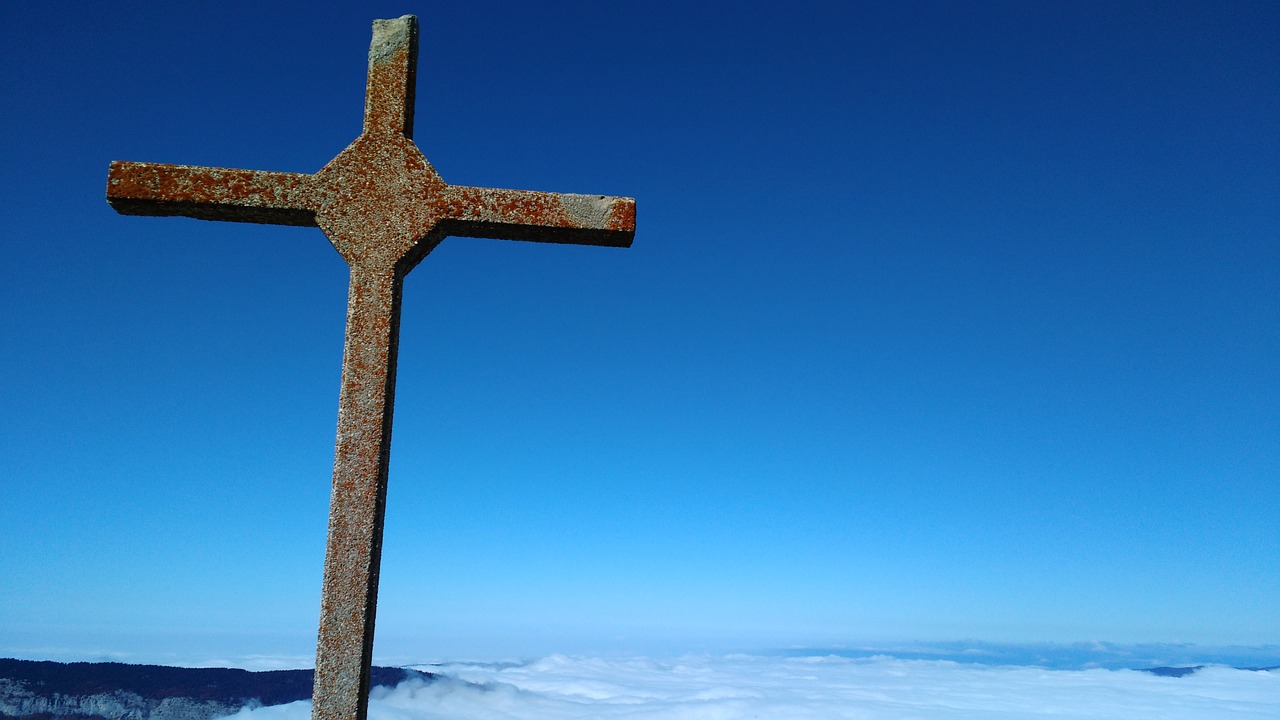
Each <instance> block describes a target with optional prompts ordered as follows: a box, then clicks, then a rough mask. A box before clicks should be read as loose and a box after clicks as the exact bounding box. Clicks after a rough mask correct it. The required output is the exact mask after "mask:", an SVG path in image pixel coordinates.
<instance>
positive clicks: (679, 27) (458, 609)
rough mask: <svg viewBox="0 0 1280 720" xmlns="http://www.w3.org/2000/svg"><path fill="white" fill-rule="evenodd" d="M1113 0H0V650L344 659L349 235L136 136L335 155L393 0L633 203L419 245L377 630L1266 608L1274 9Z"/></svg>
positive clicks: (430, 646)
mask: <svg viewBox="0 0 1280 720" xmlns="http://www.w3.org/2000/svg"><path fill="white" fill-rule="evenodd" d="M1127 5H1130V4H1126V7H1116V6H1115V5H1114V4H1111V3H1038V4H1028V3H1015V2H1010V3H986V4H981V5H979V6H974V5H973V4H969V3H942V2H936V3H935V2H924V3H873V4H865V5H860V4H845V3H833V4H830V5H827V4H821V3H803V4H801V6H800V7H798V8H793V7H783V6H782V4H776V5H770V4H760V3H723V4H714V5H702V4H699V5H695V6H693V7H689V6H687V5H685V4H680V3H657V4H651V3H634V4H626V5H624V4H614V3H511V4H505V3H485V2H476V3H465V4H463V3H457V4H442V3H441V4H436V3H430V4H428V3H412V2H410V3H398V4H388V3H382V2H373V3H348V4H335V5H333V6H331V7H312V6H310V5H304V4H294V5H290V4H286V3H280V4H272V5H271V6H270V7H259V6H257V5H256V4H253V3H235V2H232V3H218V4H216V5H214V4H209V5H203V4H191V6H190V7H188V6H186V5H181V6H176V5H172V4H159V3H157V4H144V3H137V4H129V5H128V6H121V4H110V5H100V4H89V3H84V4H74V3H73V4H70V5H66V6H62V7H53V6H39V7H28V6H26V5H19V4H14V3H7V4H4V5H3V6H2V7H0V62H2V63H3V65H2V66H0V70H2V71H3V76H4V77H5V80H4V83H3V85H2V86H0V93H2V94H3V100H4V101H3V103H2V104H3V106H4V110H3V111H2V112H0V123H2V125H0V131H2V132H0V153H3V155H2V157H3V167H4V168H5V170H4V172H3V173H0V207H2V208H3V210H4V214H5V217H6V232H5V233H4V236H5V238H6V239H5V242H4V250H5V255H6V263H5V267H6V269H7V282H5V283H3V285H0V302H2V303H3V306H4V307H5V309H6V311H5V312H4V313H3V315H0V336H3V337H4V342H3V343H0V366H2V367H3V370H4V372H3V373H2V374H0V407H3V408H4V410H3V412H0V457H3V458H4V463H3V465H4V469H3V474H4V476H5V480H4V489H5V501H4V503H2V504H0V527H3V528H5V529H4V532H3V533H0V576H3V577H5V578H8V579H9V581H8V582H5V583H0V650H3V649H5V648H8V649H10V651H11V652H17V651H19V650H21V651H23V652H27V653H29V654H30V653H36V652H39V651H41V649H48V650H50V652H52V651H53V650H54V649H58V650H59V652H64V653H69V654H72V655H74V654H77V653H79V654H81V655H83V656H85V657H89V656H94V655H95V654H102V653H152V654H156V653H165V652H183V651H185V650H190V651H191V652H205V653H206V654H207V653H214V652H223V653H228V654H238V655H250V654H254V653H276V654H284V655H290V654H292V655H297V656H303V657H305V656H306V655H308V654H310V653H311V652H312V648H313V643H314V633H315V624H316V618H317V613H318V604H319V593H320V577H321V565H322V562H323V547H324V534H325V527H326V525H325V523H326V513H327V505H328V493H329V487H328V486H329V477H330V472H331V467H332V457H333V442H334V427H335V423H336V408H337V391H338V377H339V370H340V362H341V346H342V332H343V327H342V326H343V321H344V312H345V302H346V284H347V272H346V267H345V265H344V264H343V262H342V260H341V258H340V257H339V256H338V254H337V253H336V252H334V251H333V250H332V248H331V246H330V245H329V244H328V242H327V241H326V240H325V238H324V236H323V235H322V234H321V233H320V232H319V231H318V230H315V229H302V228H288V227H271V226H251V225H241V224H227V223H210V222H201V221H196V220H188V219H178V218H135V217H123V216H119V215H116V214H115V213H114V212H112V211H111V210H110V208H109V207H108V206H107V205H106V203H105V201H104V193H105V179H106V171H107V164H108V162H109V161H111V160H136V161H154V162H173V163H185V164H196V165H214V166H224V167H240V168H252V169H264V170H285V171H298V172H313V171H315V170H318V169H319V168H320V167H321V166H322V165H324V163H326V162H327V161H328V160H329V159H331V158H332V157H333V156H334V155H336V154H337V153H338V152H339V151H340V150H341V149H342V148H343V147H345V146H346V145H347V144H348V143H349V142H350V141H351V140H353V139H354V138H355V136H356V135H357V134H358V133H359V129H360V118H361V110H362V102H363V88H364V73H365V56H366V51H367V47H368V42H369V35H370V23H371V21H372V20H373V19H374V18H378V17H395V16H398V15H401V14H404V13H414V14H417V15H418V16H419V17H420V22H421V26H422V31H421V50H420V61H419V72H418V93H417V122H416V132H415V140H416V142H417V143H418V145H419V147H420V148H421V149H422V150H423V152H424V154H425V155H426V156H427V158H428V159H429V160H430V161H431V162H432V163H433V164H434V166H435V167H436V169H437V170H438V171H439V172H440V174H441V175H442V176H443V177H444V179H445V180H446V181H448V182H451V183H455V184H467V185H479V186H488V187H510V188H525V189H537V190H551V191H564V192H584V193H601V194H610V195H628V196H633V197H635V198H637V203H638V231H637V235H636V240H635V244H634V246H633V247H632V248H631V249H628V250H617V249H604V248H587V247H570V246H547V245H540V244H534V243H515V242H502V241H491V240H474V239H465V238H457V239H449V240H446V241H445V242H444V243H443V244H442V245H441V246H440V247H439V248H438V249H437V250H436V251H434V252H433V253H432V254H431V255H430V256H429V257H428V258H427V259H426V260H425V261H424V262H423V263H422V264H421V265H420V266H419V267H418V268H417V269H416V270H415V271H414V272H413V273H412V274H411V275H410V276H409V279H408V281H407V283H406V287H405V296H404V312H403V318H402V327H401V345H400V370H399V383H398V388H397V397H396V400H397V402H396V417H395V433H394V442H393V451H392V465H391V478H390V489H389V497H388V510H387V517H386V531H385V532H386V535H385V546H384V554H383V574H382V587H381V599H380V604H379V610H378V643H377V647H376V649H375V654H376V655H379V656H380V657H385V658H393V657H394V658H408V659H410V660H427V659H431V658H436V657H462V656H484V655H502V654H511V653H546V652H576V651H614V650H622V651H631V650H640V651H652V650H653V649H659V650H669V651H676V652H678V651H685V650H700V649H708V648H711V649H742V648H763V647H786V646H792V645H803V646H806V647H813V646H834V645H840V644H846V643H861V642H873V641H877V640H882V641H886V642H888V641H892V640H904V639H909V640H956V639H962V638H978V639H982V640H986V641H992V642H1076V641H1088V640H1104V641H1109V642H1122V643H1123V642H1190V643H1197V644H1206V645H1221V644H1245V645H1257V644H1268V643H1280V612H1277V607H1280V567H1278V564H1277V560H1276V558H1277V557H1280V523H1277V522H1276V518H1277V517H1280V482H1278V481H1280V403H1278V402H1277V398H1278V397H1280V364H1278V363H1277V362H1276V358H1277V356H1278V355H1280V290H1278V289H1277V282H1276V281H1277V278H1278V277H1280V274H1278V273H1280V243H1277V240H1278V239H1280V52H1278V51H1277V49H1276V45H1275V42H1274V39H1275V38H1276V37H1277V36H1280V11H1277V8H1276V7H1275V6H1274V5H1270V4H1266V3H1227V4H1223V3H1172V4H1140V5H1138V6H1136V7H1128V6H1127Z"/></svg>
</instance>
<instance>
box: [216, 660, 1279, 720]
mask: <svg viewBox="0 0 1280 720" xmlns="http://www.w3.org/2000/svg"><path fill="white" fill-rule="evenodd" d="M419 669H421V670H426V671H429V672H433V673H438V674H439V675H441V676H442V677H440V678H439V679H437V680H435V681H431V682H424V681H420V680H412V681H408V682H405V683H401V684H400V685H399V686H397V687H396V688H379V689H377V690H375V692H374V694H373V696H372V700H371V702H370V704H369V718H370V720H437V719H441V720H443V719H444V718H450V719H451V720H481V719H482V718H483V719H486V720H491V719H493V718H503V719H505V720H525V719H526V718H527V719H528V720H535V719H536V720H569V719H570V718H574V719H577V718H587V717H589V718H602V719H608V718H626V719H627V720H738V719H742V720H746V719H748V718H769V719H770V720H819V719H821V720H839V719H842V718H856V719H858V720H882V719H890V718H891V719H894V720H899V719H905V718H919V719H925V718H928V719H930V720H935V719H937V720H989V719H990V718H1001V719H1002V720H1014V719H1017V718H1053V720H1085V719H1088V720H1095V719H1096V720H1102V719H1104V718H1105V719H1106V720H1112V719H1113V718H1121V717H1123V718H1126V720H1145V719H1151V720H1155V719H1156V718H1161V719H1162V720H1167V719H1169V718H1187V719H1188V720H1191V719H1193V718H1194V719H1195V720H1215V719H1218V718H1230V719H1232V720H1244V719H1253V718H1258V719H1259V720H1261V719H1263V718H1265V719H1267V720H1274V718H1277V717H1280V672H1276V671H1250V670H1236V669H1232V668H1227V667H1212V666H1211V667H1205V668H1203V669H1201V670H1200V671H1198V672H1196V673H1194V674H1192V675H1188V676H1185V677H1180V678H1173V677H1159V676H1156V675H1153V674H1150V673H1145V672H1139V671H1134V670H1105V669H1089V670H1049V669H1044V668H1039V667H1017V666H991V665H974V664H959V663H955V662H950V661H939V660H904V659H899V658H889V657H873V658H843V657H835V656H825V657H758V656H742V655H738V656H727V657H706V656H698V657H684V658H680V659H677V660H673V661H664V662H659V661H654V660H649V659H644V658H631V659H625V658H623V659H619V658H607V659H606V658H592V657H567V656H562V655H553V656H550V657H547V658H543V659H541V660H537V661H534V662H529V663H445V664H441V665H424V666H419ZM310 712H311V705H310V703H308V702H297V703H291V704H289V705H280V706H276V707H266V708H258V709H253V710H248V709H246V710H242V711H241V712H240V713H238V714H237V715H234V716H232V717H233V718H235V720H307V719H308V718H309V717H310Z"/></svg>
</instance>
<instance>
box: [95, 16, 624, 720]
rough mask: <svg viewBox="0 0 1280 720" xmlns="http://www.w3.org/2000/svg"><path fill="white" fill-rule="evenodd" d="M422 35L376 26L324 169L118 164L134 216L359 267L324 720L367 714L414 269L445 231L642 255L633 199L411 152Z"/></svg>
mask: <svg viewBox="0 0 1280 720" xmlns="http://www.w3.org/2000/svg"><path fill="white" fill-rule="evenodd" d="M417 38H418V26H417V20H416V18H414V17H412V16H409V15H406V16H404V17H401V18H398V19H395V20H377V21H375V22H374V29H373V40H372V42H371V43H370V48H369V75H368V83H367V87H366V92H365V113H364V129H363V132H362V133H361V134H360V136H359V137H358V138H356V140H355V141H354V142H352V143H351V145H349V146H348V147H347V148H346V149H345V150H343V151H342V152H341V153H339V154H338V156H337V157H335V158H334V159H333V160H332V161H330V162H329V163H328V164H327V165H325V166H324V167H323V168H322V169H321V170H320V171H319V172H317V173H315V174H312V175H308V174H298V173H278V172H263V171H256V170H233V169H226V168H207V167H190V166H185V165H159V164H151V163H128V162H114V163H112V164H111V168H110V172H109V174H108V178H107V201H108V202H109V203H111V205H112V207H114V208H115V209H116V210H117V211H119V212H121V213H123V214H127V215H184V216H188V217H194V218H200V219H204V220H230V221H236V222H254V223H274V224H281V225H307V226H316V227H319V228H320V229H321V230H322V231H324V233H325V235H326V236H328V238H329V241H330V242H331V243H333V246H334V247H335V248H336V249H337V250H338V252H339V253H341V254H342V257H343V258H344V259H346V261H347V263H348V264H349V265H350V266H351V287H350V292H349V296H348V306H347V335H346V347H345V351H344V354H343V364H342V390H341V394H340V398H339V404H338V440H337V449H336V452H335V458H334V471H333V496H332V502H331V505H330V513H329V540H328V546H327V550H326V554H325V579H324V594H323V598H322V601H321V613H320V638H319V643H318V650H317V653H316V684H315V699H314V703H315V704H314V712H313V716H314V718H316V720H353V719H354V720H364V717H365V712H366V698H367V694H368V688H369V677H368V673H369V664H370V659H371V653H372V649H373V629H374V614H375V609H376V605H377V590H378V569H379V559H380V557H381V547H382V518H383V510H384V506H385V503H386V482H387V463H388V458H389V456H390V448H391V417H392V406H393V397H394V388H395V370H396V345H397V338H398V332H399V318H400V297H401V287H402V284H403V281H404V277H405V275H406V274H407V273H408V272H409V271H410V270H412V269H413V267H414V266H415V265H416V264H417V263H418V262H419V261H421V260H422V258H423V257H425V256H426V255H427V253H429V252H431V250H432V249H433V248H435V246H436V245H437V244H439V243H440V241H441V240H442V239H443V238H444V237H445V236H447V235H462V236H472V237H485V238H497V239H511V240H532V241H540V242H558V243H578V244H585V245H604V246H613V247H629V246H630V245H631V241H632V238H633V237H634V234H635V219H636V209H635V200H633V199H631V198H623V197H606V196H603V195H572V194H557V193H546V192H532V191H525V190H498V189H491V188H476V187H465V186H456V185H449V184H448V183H446V182H445V181H444V180H443V179H441V177H440V175H439V174H438V173H436V171H435V169H434V168H432V167H431V164H430V163H429V162H427V159H426V158H425V157H423V155H422V153H421V152H420V151H419V150H418V147H417V145H415V144H414V143H413V140H412V139H411V138H412V135H413V105H414V102H413V100H414V95H413V94H414V79H415V73H416V68H417V47H418V45H417V43H418V40H417Z"/></svg>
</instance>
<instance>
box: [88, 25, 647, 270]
mask: <svg viewBox="0 0 1280 720" xmlns="http://www.w3.org/2000/svg"><path fill="white" fill-rule="evenodd" d="M417 56H418V20H417V18H416V17H415V16H413V15H404V16H402V17H399V18H396V19H391V20H375V21H374V23H373V37H372V41H371V42H370V45H369V74H368V82H367V84H366V88H365V111H364V123H363V131H362V133H361V135H360V136H359V137H358V138H356V140H355V141H354V142H352V143H351V145H349V146H347V148H346V149H344V150H343V151H342V152H341V153H339V154H338V156H337V157H335V158H334V159H333V160H331V161H330V162H329V163H328V164H326V165H325V166H324V168H322V169H321V170H320V171H319V172H317V173H314V174H299V173H281V172H266V171H256V170H234V169H228V168H206V167H192V166H186V165H162V164H157V163H131V162H113V163H112V164H111V169H110V173H109V175H108V179H107V201H108V202H109V203H110V204H111V206H112V207H113V208H115V209H116V210H117V211H118V212H120V213H122V214H126V215H182V216H187V217H194V218H199V219H204V220H228V221H233V222H253V223H269V224H279V225H305V226H313V227H319V228H320V229H321V230H322V231H323V232H324V233H325V235H326V236H327V237H328V238H329V240H330V241H331V242H332V243H333V246H334V247H335V248H336V249H337V250H338V252H339V253H341V254H342V256H343V258H344V259H346V261H347V262H348V263H349V264H351V265H352V267H356V266H362V267H365V268H368V269H372V268H373V267H379V268H384V269H390V268H392V267H394V268H395V269H396V270H397V271H398V273H401V274H402V273H405V272H408V270H410V269H412V268H413V266H414V265H416V264H417V263H418V262H419V261H420V260H421V259H422V258H423V257H425V256H426V255H427V253H429V252H430V251H431V250H432V249H434V248H435V246H436V245H438V244H439V243H440V241H441V240H443V239H444V237H446V236H448V235H461V236H469V237H485V238H497V239H510V240H533V241H542V242H560V243H574V244H584V245H602V246H613V247H629V246H630V245H631V241H632V239H633V238H634V235H635V200H634V199H632V198H620V197H606V196H601V195H572V194H565V193H546V192H533V191H524V190H499V189H492V188H474V187H466V186H458V185H449V184H448V183H446V182H445V181H444V180H443V179H442V178H441V177H440V175H439V174H438V173H437V172H436V171H435V169H434V168H433V167H432V166H431V163H430V162H428V161H427V159H426V157H424V156H423V154H422V152H421V151H420V150H419V149H418V147H417V145H415V144H414V142H413V140H412V134H413V113H414V87H415V82H416V73H417V61H418V57H417Z"/></svg>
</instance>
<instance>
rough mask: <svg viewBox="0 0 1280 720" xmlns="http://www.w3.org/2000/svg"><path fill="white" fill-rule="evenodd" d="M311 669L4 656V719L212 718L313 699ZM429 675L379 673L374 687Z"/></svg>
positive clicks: (0, 700) (0, 708) (0, 671)
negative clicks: (260, 669) (253, 669)
mask: <svg viewBox="0 0 1280 720" xmlns="http://www.w3.org/2000/svg"><path fill="white" fill-rule="evenodd" d="M312 674H313V671H311V670H270V671H266V672H250V671H248V670H233V669H229V668H177V667H164V666H160V665H126V664H124V663H83V662H80V663H58V662H38V661H32V660H7V659H0V720H12V719H14V718H21V719H22V720H211V718H216V717H221V716H225V715H231V714H233V713H235V712H237V711H239V710H240V709H241V708H243V707H245V706H246V705H248V706H252V707H260V706H263V705H280V704H283V703H290V702H294V701H296V700H306V699H309V698H310V697H311V681H312ZM414 677H417V678H424V679H426V678H430V677H432V676H431V675H430V674H429V673H423V672H419V671H417V670H404V669H401V668H387V667H375V668H373V672H372V676H371V683H372V684H373V685H375V686H376V685H389V686H394V685H397V684H399V683H400V682H401V681H403V680H407V679H409V678H414Z"/></svg>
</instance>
